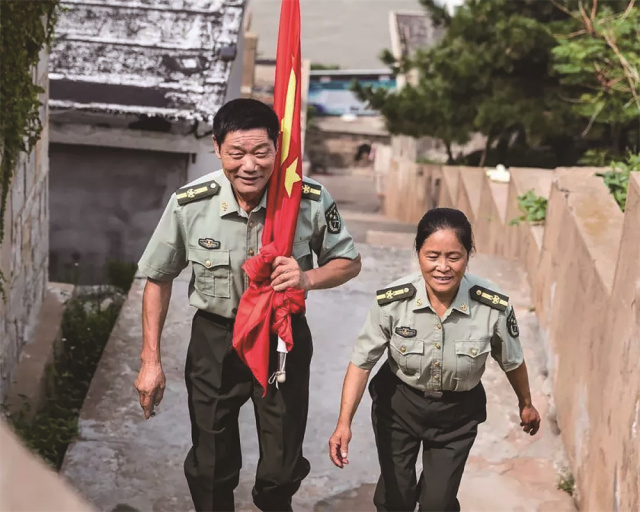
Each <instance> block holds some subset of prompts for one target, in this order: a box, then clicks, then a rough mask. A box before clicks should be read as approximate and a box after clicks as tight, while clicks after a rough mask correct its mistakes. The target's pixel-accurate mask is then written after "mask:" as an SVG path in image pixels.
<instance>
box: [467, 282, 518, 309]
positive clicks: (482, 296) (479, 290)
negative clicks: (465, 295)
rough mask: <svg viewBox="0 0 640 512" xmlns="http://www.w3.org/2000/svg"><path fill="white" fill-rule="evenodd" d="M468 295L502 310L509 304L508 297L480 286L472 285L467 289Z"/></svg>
mask: <svg viewBox="0 0 640 512" xmlns="http://www.w3.org/2000/svg"><path fill="white" fill-rule="evenodd" d="M469 295H470V296H471V298H472V299H475V300H477V301H478V302H482V304H486V305H487V306H490V307H492V308H495V309H498V310H500V311H504V310H505V309H507V306H508V305H509V297H507V296H506V295H502V294H501V293H497V292H494V291H492V290H489V289H487V288H483V287H482V286H478V285H476V286H474V287H473V288H471V289H470V290H469Z"/></svg>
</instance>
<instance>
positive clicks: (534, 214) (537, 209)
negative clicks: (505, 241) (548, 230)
mask: <svg viewBox="0 0 640 512" xmlns="http://www.w3.org/2000/svg"><path fill="white" fill-rule="evenodd" d="M547 205H548V201H547V199H546V198H545V197H542V196H539V195H537V194H536V193H535V192H534V191H533V189H532V190H528V191H527V192H525V193H524V194H520V195H519V196H518V208H519V209H520V211H521V212H522V215H520V217H516V218H515V219H512V220H511V221H510V222H509V225H510V226H515V225H518V224H520V223H521V222H530V223H532V224H533V223H541V222H544V221H545V219H546V218H547Z"/></svg>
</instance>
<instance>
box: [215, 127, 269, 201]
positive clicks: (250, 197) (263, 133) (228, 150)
mask: <svg viewBox="0 0 640 512" xmlns="http://www.w3.org/2000/svg"><path fill="white" fill-rule="evenodd" d="M213 145H214V147H215V150H216V155H217V156H218V158H219V159H220V161H221V162H222V169H223V170H224V174H225V175H226V176H227V178H228V179H229V181H230V182H231V186H232V187H233V189H234V191H235V192H236V194H237V195H238V196H239V198H240V199H242V200H245V201H255V200H257V199H259V198H260V197H262V193H263V192H264V189H265V187H266V186H267V183H268V182H269V178H270V177H271V174H273V164H274V162H275V158H276V148H275V145H274V144H273V141H272V140H271V139H270V138H269V136H268V134H267V130H266V129H264V128H255V129H252V130H238V131H235V132H229V133H227V136H226V137H225V139H224V142H223V143H222V144H221V145H220V146H219V145H218V144H217V143H216V142H215V141H214V144H213Z"/></svg>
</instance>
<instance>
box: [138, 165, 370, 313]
mask: <svg viewBox="0 0 640 512" xmlns="http://www.w3.org/2000/svg"><path fill="white" fill-rule="evenodd" d="M266 207H267V192H266V191H265V193H264V195H263V196H262V200H261V201H260V204H259V205H258V206H257V207H256V208H255V209H254V210H253V211H251V212H250V213H247V212H245V211H244V210H242V209H241V208H240V207H239V206H238V203H237V201H236V198H235V196H234V193H233V189H232V187H231V183H230V182H229V180H228V179H227V177H226V176H225V175H224V172H223V171H221V170H220V171H216V172H214V173H210V174H208V175H206V176H203V177H202V178H199V179H198V180H195V181H193V182H192V183H190V184H189V185H187V186H186V187H184V188H182V189H180V190H179V191H177V193H174V194H173V195H172V196H171V199H170V200H169V204H168V205H167V207H166V209H165V211H164V213H163V215H162V218H161V219H160V222H159V223H158V226H157V227H156V229H155V231H154V233H153V235H152V237H151V240H150V241H149V243H148V245H147V248H146V249H145V251H144V254H143V255H142V257H141V258H140V261H139V263H138V268H139V269H140V271H141V272H142V273H143V274H144V275H146V276H147V277H149V278H151V279H156V280H159V281H168V280H171V279H174V278H175V277H177V276H178V274H180V272H181V271H182V270H183V269H184V268H185V267H186V266H187V265H188V263H191V264H192V268H193V271H192V276H191V282H190V284H189V302H190V304H191V305H192V306H194V307H196V308H198V309H202V310H204V311H208V312H210V313H215V314H217V315H220V316H223V317H226V318H234V317H235V315H236V312H237V310H238V304H239V302H240V297H241V296H242V294H243V293H244V291H245V290H246V288H247V285H248V282H247V277H246V275H245V273H244V270H242V265H243V264H244V262H245V261H246V260H247V259H248V258H250V257H251V256H253V255H255V254H257V253H258V251H259V250H260V247H261V245H262V229H263V227H264V222H265V213H266ZM313 253H315V254H316V256H317V260H318V265H319V266H322V265H325V264H326V263H327V262H329V261H331V260H332V259H336V258H346V259H351V260H352V259H355V258H356V257H357V256H358V251H357V250H356V247H355V244H354V242H353V238H352V237H351V235H350V234H349V232H348V231H347V229H346V228H345V226H344V223H343V222H342V219H341V218H340V214H339V213H338V210H337V208H336V206H335V203H334V201H333V199H332V198H331V195H330V194H329V192H328V191H327V190H326V189H325V188H324V187H322V186H321V185H320V184H319V183H317V182H316V181H313V180H311V179H308V178H304V180H303V197H302V200H301V202H300V213H299V214H298V223H297V227H296V232H295V238H294V245H293V254H292V256H293V257H294V258H295V259H296V260H297V261H298V264H299V265H300V268H301V269H302V270H310V269H312V268H313V255H312V254H313Z"/></svg>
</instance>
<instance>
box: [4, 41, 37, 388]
mask: <svg viewBox="0 0 640 512" xmlns="http://www.w3.org/2000/svg"><path fill="white" fill-rule="evenodd" d="M47 63H48V59H47V54H46V52H44V51H43V52H42V54H41V56H40V62H39V64H38V66H37V68H35V69H34V72H33V75H34V80H35V81H37V83H38V84H39V85H40V86H41V87H43V88H44V89H45V92H44V93H43V94H42V96H41V101H42V103H43V106H42V108H41V120H42V125H43V130H42V135H41V137H40V140H39V141H38V143H37V144H36V146H35V148H34V149H33V151H32V152H31V153H30V154H29V155H24V154H23V155H21V156H20V159H19V161H18V164H17V166H16V169H15V174H14V177H13V180H12V182H11V184H10V190H9V197H8V202H7V209H6V214H5V224H4V230H5V232H4V240H3V241H2V246H1V247H0V269H1V270H2V272H3V273H4V276H5V279H6V281H5V282H4V288H5V291H6V295H7V298H6V302H3V301H2V300H0V401H2V399H4V397H5V396H6V393H7V390H8V388H9V385H10V383H11V379H12V376H13V374H14V371H15V368H16V365H17V363H18V358H19V356H20V351H21V349H22V347H23V346H24V344H25V343H26V342H27V341H29V338H30V334H31V333H32V332H33V329H34V328H35V324H36V319H37V316H38V313H39V311H40V306H41V304H42V300H43V298H44V294H45V291H46V283H47V279H48V278H47V265H48V254H49V231H48V224H49V192H48V181H49V157H48V148H49V124H48V108H47V100H48V92H49V81H48V74H47Z"/></svg>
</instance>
